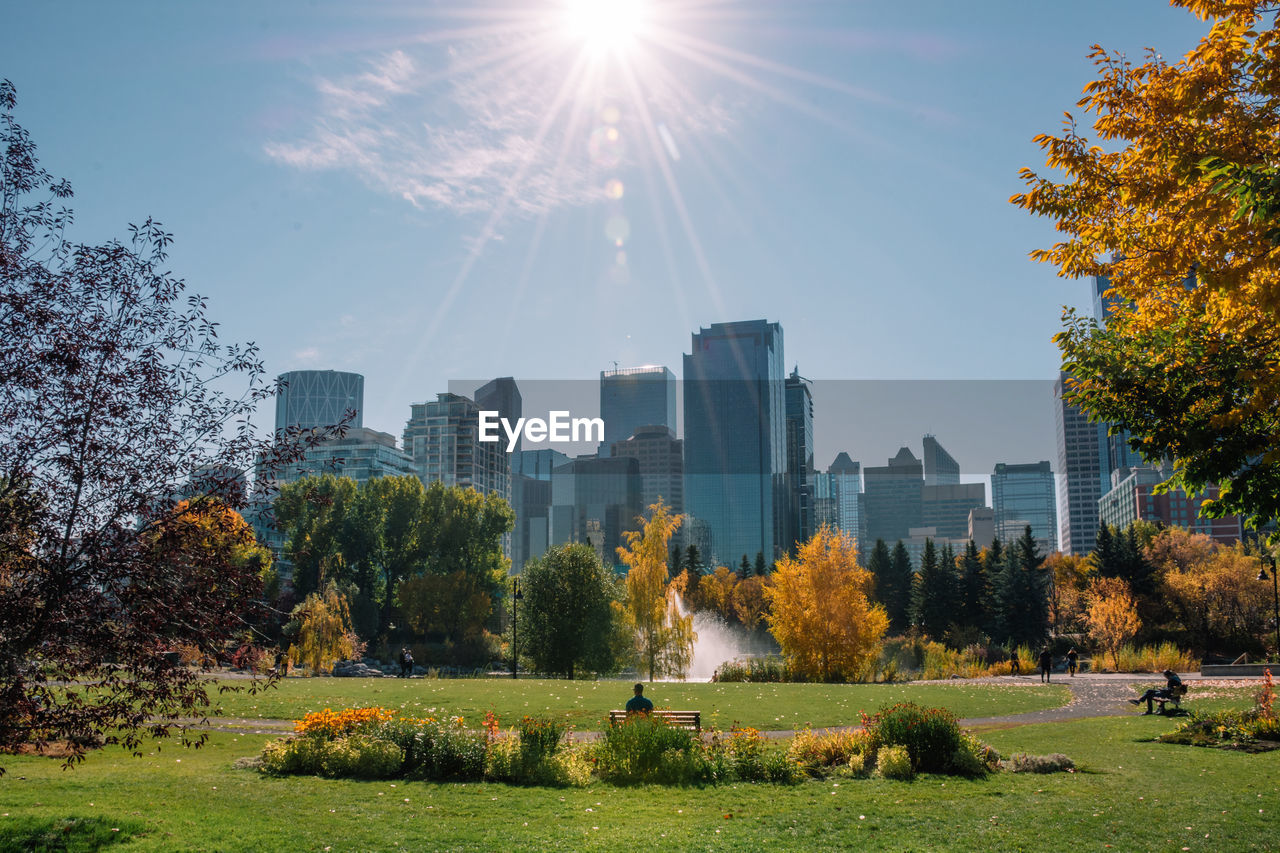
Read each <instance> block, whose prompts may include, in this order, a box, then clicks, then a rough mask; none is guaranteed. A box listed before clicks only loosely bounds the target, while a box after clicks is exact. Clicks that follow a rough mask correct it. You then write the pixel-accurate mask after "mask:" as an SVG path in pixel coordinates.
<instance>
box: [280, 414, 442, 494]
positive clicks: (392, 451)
mask: <svg viewBox="0 0 1280 853" xmlns="http://www.w3.org/2000/svg"><path fill="white" fill-rule="evenodd" d="M416 473H417V469H416V468H414V465H413V459H412V458H411V457H410V456H409V454H407V453H405V452H404V451H403V450H401V449H400V447H399V446H398V445H397V444H396V437H395V436H394V435H392V434H391V433H387V432H379V431H378V430H376V429H369V428H368V427H354V428H352V429H348V430H347V432H346V435H344V436H342V437H341V438H332V439H328V440H327V441H322V442H320V443H318V444H316V445H315V446H314V447H312V448H310V449H309V450H308V451H307V456H306V458H305V459H303V460H302V461H301V462H297V463H294V464H293V465H290V466H288V467H286V468H284V469H282V470H281V471H280V472H279V474H278V476H277V477H276V482H277V483H290V482H293V481H294V480H298V479H300V478H302V477H306V476H315V475H320V474H333V475H334V476H336V477H350V478H351V479H352V480H355V481H356V483H357V484H360V485H363V484H364V483H367V482H369V481H370V480H372V479H373V478H375V477H403V476H412V475H414V474H416Z"/></svg>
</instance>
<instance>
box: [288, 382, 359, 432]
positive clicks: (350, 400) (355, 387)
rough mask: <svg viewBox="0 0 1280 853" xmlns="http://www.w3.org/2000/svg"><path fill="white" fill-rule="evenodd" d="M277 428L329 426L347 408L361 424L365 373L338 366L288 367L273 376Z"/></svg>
mask: <svg viewBox="0 0 1280 853" xmlns="http://www.w3.org/2000/svg"><path fill="white" fill-rule="evenodd" d="M276 382H277V383H278V385H277V389H276V429H277V430H282V429H285V428H286V427H291V426H293V427H302V428H303V429H313V428H315V427H324V426H332V425H333V424H336V423H338V422H339V421H341V420H342V419H343V418H344V417H345V416H346V413H347V410H348V409H350V410H352V411H354V412H355V418H354V419H352V420H351V421H349V422H348V423H347V426H349V427H362V426H364V411H363V410H364V377H363V376H361V375H360V374H359V373H345V372H343V371H340V370H291V371H289V372H288V373H282V374H280V376H279V377H277V378H276Z"/></svg>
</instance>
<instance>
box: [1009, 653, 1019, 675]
mask: <svg viewBox="0 0 1280 853" xmlns="http://www.w3.org/2000/svg"><path fill="white" fill-rule="evenodd" d="M1009 674H1010V675H1018V674H1019V667H1018V650H1017V649H1016V648H1015V649H1014V650H1013V652H1012V653H1010V655H1009Z"/></svg>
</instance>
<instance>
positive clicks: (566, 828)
mask: <svg viewBox="0 0 1280 853" xmlns="http://www.w3.org/2000/svg"><path fill="white" fill-rule="evenodd" d="M1175 724H1176V721H1174V720H1169V719H1165V718H1161V717H1116V718H1104V719H1094V720H1082V721H1076V722H1070V723H1059V724H1052V725H1036V726H1023V727H1016V728H1009V729H999V730H991V731H987V732H984V733H982V737H983V738H984V739H985V740H987V741H988V742H990V743H992V744H993V745H994V746H996V747H997V748H998V749H1000V750H1001V752H1003V753H1005V754H1009V753H1012V752H1016V751H1029V752H1033V753H1048V752H1065V753H1067V754H1068V755H1070V756H1071V757H1072V758H1074V759H1075V761H1076V762H1077V765H1078V766H1079V767H1080V771H1079V772H1076V773H1071V774H1065V773H1063V774H1054V775H1048V776H1033V775H1023V774H1017V775H1015V774H1009V773H1001V774H997V775H994V776H992V777H990V778H987V779H985V780H973V781H969V780H963V779H957V778H954V777H943V776H930V775H925V776H921V777H918V778H917V779H916V780H915V781H914V782H889V781H884V780H877V779H867V780H856V779H841V780H835V781H832V780H828V781H825V782H817V781H813V782H806V783H802V784H800V785H796V786H789V787H788V786H774V785H764V784H755V785H744V784H738V785H725V786H720V787H706V788H694V789H681V788H674V789H673V788H660V787H641V788H616V787H612V786H608V785H595V786H593V787H590V788H584V789H551V788H517V787H511V786H507V785H501V784H489V783H486V784H467V785H460V784H435V783H421V782H408V783H405V782H401V783H389V782H354V781H335V780H325V779H319V778H304V777H289V778H267V777H263V776H261V775H260V774H258V773H257V772H255V771H252V770H237V769H234V768H233V766H232V763H233V761H234V760H235V759H236V758H239V757H243V756H252V755H256V754H257V752H258V751H259V750H260V749H261V747H262V745H263V743H265V741H266V738H264V737H262V736H244V735H234V734H228V733H215V734H214V735H213V737H212V740H211V741H210V743H209V744H207V745H206V746H205V747H204V748H202V749H199V750H184V749H181V748H178V747H176V746H172V745H166V746H165V747H164V748H163V749H161V750H158V751H154V752H152V753H151V754H148V755H145V756H143V757H142V758H133V757H131V756H129V755H127V754H124V753H123V752H121V751H119V750H115V749H111V750H105V751H102V752H98V753H95V754H92V755H90V756H89V758H88V760H87V761H86V762H85V763H84V764H82V765H80V766H79V767H77V768H76V769H74V770H66V771H64V770H62V769H61V762H59V761H57V760H52V759H40V758H32V757H12V756H5V765H6V766H7V767H8V771H9V772H8V773H7V774H6V775H5V776H4V777H2V778H0V851H8V850H28V849H49V850H54V849H97V847H98V845H100V844H103V843H104V842H105V843H108V844H110V843H111V842H118V844H112V845H111V847H110V848H109V849H113V850H114V849H120V850H130V851H132V850H138V851H159V850H166V851H167V850H227V851H232V850H236V851H239V850H244V851H251V850H252V851H261V850H317V851H324V850H333V851H345V850H396V849H407V850H514V851H524V850H528V851H541V850H575V851H576V850H659V849H662V850H692V849H699V850H702V849H711V850H760V849H771V850H831V849H840V848H848V849H859V850H981V851H986V850H997V851H1000V850H1045V849H1055V848H1057V847H1067V846H1070V847H1071V848H1072V849H1077V850H1094V849H1096V850H1104V849H1106V847H1105V845H1111V847H1112V849H1117V850H1173V851H1180V850H1182V849H1184V848H1186V849H1189V850H1201V851H1221V850H1276V849H1277V848H1278V847H1280V838H1278V837H1277V836H1276V834H1275V827H1276V826H1277V818H1278V817H1280V752H1272V753H1267V754H1261V755H1245V754H1242V753H1233V752H1227V751H1223V750H1216V749H1196V748H1193V747H1184V746H1170V745H1165V744H1158V743H1152V742H1150V739H1151V738H1153V737H1155V736H1157V735H1159V734H1162V733H1164V732H1166V731H1169V730H1171V729H1172V728H1173V727H1174V725H1175ZM114 828H118V829H120V832H112V831H111V830H112V829H114ZM58 837H61V838H62V839H63V840H65V841H68V842H70V843H69V844H68V845H67V846H66V847H62V846H39V844H40V841H39V840H40V839H56V838H58ZM77 839H80V840H82V841H83V844H82V845H81V846H79V847H77V846H76V844H77Z"/></svg>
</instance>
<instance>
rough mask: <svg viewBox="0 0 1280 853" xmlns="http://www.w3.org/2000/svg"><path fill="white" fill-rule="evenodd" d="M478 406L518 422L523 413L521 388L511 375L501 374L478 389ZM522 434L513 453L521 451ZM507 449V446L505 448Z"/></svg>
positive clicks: (518, 437)
mask: <svg viewBox="0 0 1280 853" xmlns="http://www.w3.org/2000/svg"><path fill="white" fill-rule="evenodd" d="M476 406H478V407H479V408H480V410H481V411H485V412H497V413H498V417H499V418H505V419H506V420H507V422H508V423H513V424H514V423H516V422H517V421H519V420H520V415H521V414H522V413H523V408H524V407H523V401H522V400H521V397H520V389H519V388H518V387H517V386H516V381H515V379H513V378H511V377H510V376H501V377H499V378H497V379H491V380H489V381H488V382H486V383H485V384H483V385H481V386H480V387H479V388H477V389H476ZM522 438H523V437H522V436H520V435H517V436H516V444H515V448H514V449H513V450H512V453H519V452H520V443H521V441H522ZM503 449H504V450H505V449H506V448H505V446H504V448H503Z"/></svg>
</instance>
